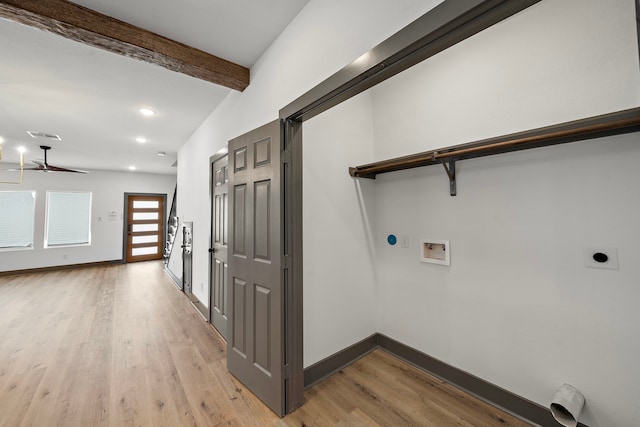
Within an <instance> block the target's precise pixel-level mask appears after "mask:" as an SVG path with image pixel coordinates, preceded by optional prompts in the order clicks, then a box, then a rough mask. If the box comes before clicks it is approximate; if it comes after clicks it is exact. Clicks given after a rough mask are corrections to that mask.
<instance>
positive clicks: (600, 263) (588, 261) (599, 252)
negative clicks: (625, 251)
mask: <svg viewBox="0 0 640 427" xmlns="http://www.w3.org/2000/svg"><path fill="white" fill-rule="evenodd" d="M584 265H585V266H587V267H589V268H604V269H607V270H618V269H619V265H618V250H617V249H616V248H597V247H591V248H585V249H584Z"/></svg>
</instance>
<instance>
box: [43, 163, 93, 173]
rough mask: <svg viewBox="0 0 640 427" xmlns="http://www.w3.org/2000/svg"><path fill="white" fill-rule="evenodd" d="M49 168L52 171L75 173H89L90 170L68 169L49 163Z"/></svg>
mask: <svg viewBox="0 0 640 427" xmlns="http://www.w3.org/2000/svg"><path fill="white" fill-rule="evenodd" d="M47 170H49V171H51V172H73V173H89V171H83V170H80V169H67V168H61V167H59V166H53V165H47Z"/></svg>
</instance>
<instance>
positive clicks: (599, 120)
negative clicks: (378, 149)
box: [349, 108, 640, 179]
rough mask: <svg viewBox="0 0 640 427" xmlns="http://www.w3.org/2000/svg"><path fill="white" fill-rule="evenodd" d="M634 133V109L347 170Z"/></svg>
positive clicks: (638, 117)
mask: <svg viewBox="0 0 640 427" xmlns="http://www.w3.org/2000/svg"><path fill="white" fill-rule="evenodd" d="M637 131H640V108H633V109H629V110H623V111H618V112H615V113H610V114H604V115H601V116H595V117H589V118H587V119H581V120H575V121H572V122H566V123H561V124H558V125H553V126H547V127H544V128H538V129H532V130H528V131H525V132H519V133H515V134H509V135H504V136H499V137H496V138H490V139H484V140H480V141H475V142H471V143H467V144H462V145H456V146H451V147H446V148H441V149H437V150H431V151H425V152H422V153H417V154H413V155H410V156H404V157H397V158H393V159H389V160H383V161H380V162H375V163H370V164H366V165H361V166H356V167H352V168H349V174H350V175H351V176H352V177H354V178H355V177H362V178H372V179H374V178H375V176H376V175H378V174H380V173H386V172H393V171H399V170H404V169H411V168H415V167H421V166H429V165H432V164H438V163H442V162H443V161H444V160H445V159H449V160H454V161H457V160H463V159H470V158H474V157H482V156H488V155H495V154H500V153H506V152H510V151H517V150H526V149H531V148H537V147H544V146H548V145H557V144H565V143H569V142H576V141H581V140H586V139H593V138H600V137H604V136H611V135H618V134H623V133H629V132H637Z"/></svg>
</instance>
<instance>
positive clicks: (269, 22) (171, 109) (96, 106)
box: [0, 0, 308, 177]
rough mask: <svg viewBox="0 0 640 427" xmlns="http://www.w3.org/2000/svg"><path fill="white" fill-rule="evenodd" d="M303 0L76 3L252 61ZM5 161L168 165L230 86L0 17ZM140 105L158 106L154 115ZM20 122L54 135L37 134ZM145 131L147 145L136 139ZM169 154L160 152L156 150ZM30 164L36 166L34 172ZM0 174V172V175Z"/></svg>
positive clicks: (152, 168)
mask: <svg viewBox="0 0 640 427" xmlns="http://www.w3.org/2000/svg"><path fill="white" fill-rule="evenodd" d="M307 2H308V0H271V1H269V2H264V1H256V0H182V1H180V2H177V1H175V0H138V1H135V2H132V1H124V0H121V1H109V2H105V1H103V0H79V1H76V3H78V4H81V5H83V6H86V7H88V8H91V9H94V10H96V11H98V12H101V13H104V14H106V15H109V16H113V17H115V18H117V19H120V20H122V21H125V22H129V23H131V24H133V25H136V26H139V27H142V28H145V29H147V30H150V31H153V32H155V33H158V34H160V35H163V36H165V37H168V38H171V39H173V40H176V41H179V42H182V43H185V44H187V45H190V46H193V47H196V48H199V49H201V50H204V51H206V52H208V53H212V54H214V55H217V56H219V57H222V58H224V59H227V60H230V61H232V62H236V63H239V64H241V65H244V66H246V67H251V66H252V65H253V64H254V63H255V61H256V60H257V59H258V58H259V57H260V56H261V55H262V53H263V52H264V51H265V50H266V49H267V48H268V46H269V45H270V44H271V43H272V42H273V40H275V38H276V37H277V36H278V35H279V34H280V32H281V31H282V30H283V29H284V28H285V27H286V26H287V24H288V23H289V22H290V21H291V20H292V19H293V18H294V17H295V15H297V13H298V12H299V11H300V10H301V9H302V8H303V7H304V5H305V4H306V3H307ZM0 39H2V40H3V43H0V58H1V60H0V137H2V138H3V139H4V141H5V142H4V143H3V159H2V162H3V163H2V164H0V169H3V168H4V167H3V166H4V162H11V161H13V162H15V161H17V159H18V155H17V151H16V150H15V148H17V147H18V146H24V147H25V148H26V149H27V153H26V154H25V158H26V159H27V161H28V160H33V159H42V158H43V155H42V151H41V150H40V149H39V148H38V147H39V146H40V145H50V146H51V147H52V148H53V149H52V150H51V151H50V152H49V153H48V161H49V163H50V164H52V165H56V166H63V167H69V168H76V169H88V170H91V169H99V170H117V171H123V170H128V167H129V166H135V167H136V170H137V171H139V172H150V173H163V174H173V173H175V172H176V169H175V168H173V167H172V166H171V165H172V164H173V163H174V162H175V161H176V158H177V157H176V156H177V151H178V149H179V148H180V146H181V145H182V144H183V143H184V142H185V141H186V140H187V139H188V138H189V137H190V136H191V134H192V133H193V131H194V130H195V129H196V128H197V127H198V126H199V125H200V124H201V123H202V122H203V120H204V119H205V118H206V117H207V116H208V115H209V113H211V111H213V110H214V108H215V107H216V106H217V105H218V104H219V103H220V102H221V101H222V100H223V99H224V97H225V96H226V95H227V94H228V93H229V91H230V90H229V89H226V88H223V87H221V86H218V85H215V84H212V83H208V82H205V81H202V80H198V79H195V78H192V77H188V76H186V75H183V74H179V73H175V72H172V71H169V70H166V69H164V68H161V67H158V66H155V65H151V64H147V63H144V62H140V61H136V60H133V59H129V58H126V57H123V56H119V55H116V54H113V53H109V52H106V51H103V50H100V49H96V48H93V47H89V46H86V45H83V44H81V43H77V42H73V41H70V40H67V39H65V38H63V37H60V36H57V35H54V34H50V33H47V32H44V31H40V30H37V29H34V28H30V27H27V26H23V25H19V24H16V23H13V22H10V21H7V20H4V19H0ZM141 107H150V108H153V109H154V110H156V111H157V112H158V114H157V115H156V116H154V117H152V118H147V117H143V116H142V115H140V114H139V113H138V109H139V108H141ZM27 131H36V132H45V133H52V134H58V135H60V137H61V138H62V141H51V140H43V139H34V138H32V137H31V136H29V135H28V134H27ZM138 136H143V137H145V138H147V139H148V142H146V143H144V144H140V143H137V142H136V141H135V138H136V137H138ZM158 151H164V152H166V153H167V155H166V156H165V157H159V156H157V155H156V153H157V152H158ZM32 173H35V172H32ZM5 174H6V173H2V175H0V176H4V177H6V175H5Z"/></svg>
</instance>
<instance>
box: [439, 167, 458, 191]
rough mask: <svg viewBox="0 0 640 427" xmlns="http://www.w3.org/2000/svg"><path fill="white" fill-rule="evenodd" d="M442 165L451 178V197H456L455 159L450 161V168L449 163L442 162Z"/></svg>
mask: <svg viewBox="0 0 640 427" xmlns="http://www.w3.org/2000/svg"><path fill="white" fill-rule="evenodd" d="M440 162H441V163H442V166H443V167H444V170H445V172H446V173H447V176H448V177H449V194H451V196H452V197H453V196H455V195H456V190H457V188H456V161H455V160H454V159H449V166H447V163H446V162H445V161H444V160H441V161H440Z"/></svg>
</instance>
